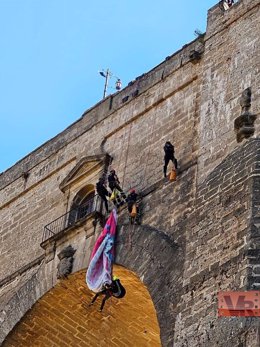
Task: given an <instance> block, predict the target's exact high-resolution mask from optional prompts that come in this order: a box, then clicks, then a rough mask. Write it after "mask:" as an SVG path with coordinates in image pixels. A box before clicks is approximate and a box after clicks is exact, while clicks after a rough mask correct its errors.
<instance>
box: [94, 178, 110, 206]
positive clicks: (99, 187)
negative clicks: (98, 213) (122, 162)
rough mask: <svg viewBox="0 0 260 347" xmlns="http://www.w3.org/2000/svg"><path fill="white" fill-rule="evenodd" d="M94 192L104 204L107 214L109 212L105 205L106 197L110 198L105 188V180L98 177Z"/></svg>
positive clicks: (106, 204)
mask: <svg viewBox="0 0 260 347" xmlns="http://www.w3.org/2000/svg"><path fill="white" fill-rule="evenodd" d="M96 191H97V193H98V195H99V196H100V197H101V199H102V200H103V201H104V203H105V207H106V211H107V213H108V212H109V210H108V203H107V197H108V198H109V197H110V195H111V194H110V193H109V192H108V190H107V188H106V187H105V180H104V178H102V177H100V178H99V180H98V182H97V184H96Z"/></svg>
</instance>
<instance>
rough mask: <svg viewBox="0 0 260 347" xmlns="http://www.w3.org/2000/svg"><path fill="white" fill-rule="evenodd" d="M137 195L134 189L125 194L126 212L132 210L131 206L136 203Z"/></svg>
mask: <svg viewBox="0 0 260 347" xmlns="http://www.w3.org/2000/svg"><path fill="white" fill-rule="evenodd" d="M137 197H138V195H137V194H136V192H135V190H134V189H132V190H131V191H130V193H129V194H128V195H127V198H126V201H127V207H128V212H129V213H131V212H132V208H133V206H134V204H136V201H137Z"/></svg>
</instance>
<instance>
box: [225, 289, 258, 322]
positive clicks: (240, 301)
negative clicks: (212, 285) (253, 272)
mask: <svg viewBox="0 0 260 347" xmlns="http://www.w3.org/2000/svg"><path fill="white" fill-rule="evenodd" d="M218 316H219V317H231V316H236V317H260V291H256V290H251V291H248V292H232V291H229V292H219V293H218Z"/></svg>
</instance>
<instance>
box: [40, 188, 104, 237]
mask: <svg viewBox="0 0 260 347" xmlns="http://www.w3.org/2000/svg"><path fill="white" fill-rule="evenodd" d="M103 210H104V207H103V202H102V199H101V198H100V196H98V195H95V196H94V198H92V199H90V200H88V201H87V202H86V203H84V204H83V205H80V206H79V207H77V208H74V209H71V210H70V211H69V212H67V213H65V214H64V215H62V216H60V217H58V218H56V219H55V220H53V221H52V222H51V223H49V224H47V225H45V227H44V230H43V236H42V242H44V241H46V240H48V239H49V238H51V237H52V236H53V235H56V234H58V233H60V232H61V231H63V230H65V229H68V228H71V227H73V226H75V225H76V224H77V223H78V222H79V221H82V220H83V219H85V218H87V217H88V216H89V215H91V214H92V213H93V214H94V213H95V212H97V213H100V214H103Z"/></svg>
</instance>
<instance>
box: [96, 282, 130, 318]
mask: <svg viewBox="0 0 260 347" xmlns="http://www.w3.org/2000/svg"><path fill="white" fill-rule="evenodd" d="M125 294H126V290H125V288H124V287H123V286H122V284H121V283H120V279H119V278H115V279H113V280H112V283H111V284H108V283H106V284H105V285H104V289H103V290H102V291H101V292H98V293H96V295H95V296H94V298H93V299H92V300H91V303H90V304H89V306H91V305H93V304H94V302H95V301H96V300H97V298H98V297H99V296H100V295H104V298H103V300H102V302H101V306H100V309H99V312H102V310H103V308H104V306H105V303H106V301H107V300H108V299H109V298H111V296H114V297H115V298H117V299H121V298H123V297H124V296H125Z"/></svg>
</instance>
